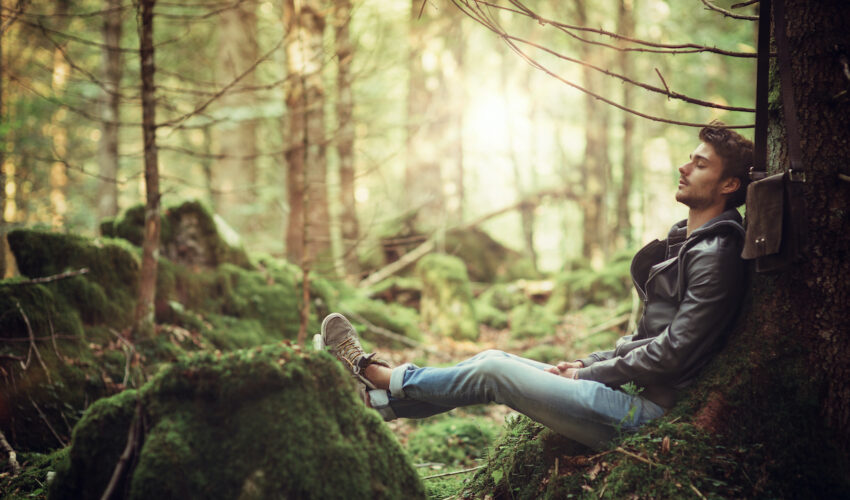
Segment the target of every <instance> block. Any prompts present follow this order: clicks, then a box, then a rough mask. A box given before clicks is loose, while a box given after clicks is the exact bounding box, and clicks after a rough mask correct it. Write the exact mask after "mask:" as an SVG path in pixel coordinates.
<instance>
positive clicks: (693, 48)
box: [452, 0, 756, 58]
mask: <svg viewBox="0 0 850 500" xmlns="http://www.w3.org/2000/svg"><path fill="white" fill-rule="evenodd" d="M452 1H453V2H454V3H455V5H458V4H459V3H462V4H464V5H465V6H466V7H467V8H470V9H471V8H472V7H471V6H470V5H469V2H472V3H475V4H476V5H478V4H481V5H485V6H487V7H492V8H494V9H499V10H505V11H508V12H513V13H515V14H520V15H524V16H526V17H529V18H531V19H534V20H535V21H537V22H538V23H539V24H540V25H541V26H545V25H547V24H548V25H550V26H554V27H556V28H558V29H561V30H575V31H583V32H587V33H594V34H597V35H605V36H608V37H611V38H613V39H615V40H623V41H626V42H632V43H636V44H638V45H643V46H645V47H653V48H658V49H667V50H663V51H657V52H658V53H664V54H682V53H694V52H711V53H714V54H720V55H724V56H729V57H746V58H755V57H756V54H755V53H753V52H734V51H729V50H723V49H719V48H717V47H708V46H705V45H699V44H696V43H683V44H667V43H657V42H650V41H648V40H643V39H640V38H633V37H627V36H623V35H620V34H618V33H614V32H612V31H607V30H603V29H599V28H589V27H587V26H578V25H574V24H567V23H562V22H559V21H555V20H553V19H548V18H545V17H543V16H540V15H538V14H537V13H536V12H534V11H533V10H531V9H530V8H528V7H526V6H525V5H523V4H522V3H521V2H519V1H518V0H509V1H510V3H511V4H513V5H515V6H517V8H518V9H519V10H517V9H511V8H508V7H505V6H502V5H498V4H494V3H491V2H488V1H486V0H452ZM458 6H459V5H458ZM467 14H468V13H467ZM581 40H583V41H586V42H588V43H598V42H590V41H588V40H584V39H581ZM603 45H604V46H605V47H608V48H611V49H615V50H622V51H637V50H641V51H646V50H645V49H634V48H622V47H617V46H614V45H605V44H603ZM683 49H684V50H683ZM687 49H690V50H687ZM651 52H655V51H651Z"/></svg>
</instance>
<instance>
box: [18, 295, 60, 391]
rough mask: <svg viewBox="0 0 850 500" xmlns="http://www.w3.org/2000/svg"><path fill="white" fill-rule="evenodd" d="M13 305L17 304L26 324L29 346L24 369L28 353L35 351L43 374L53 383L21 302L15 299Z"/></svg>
mask: <svg viewBox="0 0 850 500" xmlns="http://www.w3.org/2000/svg"><path fill="white" fill-rule="evenodd" d="M15 305H16V306H18V311H20V313H21V316H23V317H24V323H26V325H27V333H28V334H29V337H30V348H29V350H28V351H27V362H26V364H22V366H23V369H24V370H26V369H27V367H29V364H30V353H31V352H35V357H36V359H38V363H39V364H40V365H41V367H42V368H44V374H45V375H47V382H48V383H50V384H53V381H52V380H51V379H50V370H48V369H47V365H46V364H44V360H43V359H41V352H39V350H38V346H36V345H35V334H34V333H33V331H32V326H31V325H30V320H29V318H27V315H26V314H25V313H24V309H23V308H22V307H21V303H20V302H18V301H15Z"/></svg>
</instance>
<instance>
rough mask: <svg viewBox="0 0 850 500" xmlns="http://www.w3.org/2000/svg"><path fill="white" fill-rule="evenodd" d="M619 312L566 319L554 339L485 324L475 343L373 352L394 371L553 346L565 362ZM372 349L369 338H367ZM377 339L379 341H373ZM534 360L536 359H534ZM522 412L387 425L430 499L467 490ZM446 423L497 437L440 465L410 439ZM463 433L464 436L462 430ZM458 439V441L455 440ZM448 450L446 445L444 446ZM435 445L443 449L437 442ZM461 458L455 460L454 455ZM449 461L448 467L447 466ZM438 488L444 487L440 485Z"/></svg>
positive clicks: (430, 338)
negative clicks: (512, 419) (408, 365)
mask: <svg viewBox="0 0 850 500" xmlns="http://www.w3.org/2000/svg"><path fill="white" fill-rule="evenodd" d="M616 313H617V310H616V308H615V307H610V308H600V309H596V310H594V312H593V314H592V315H590V316H592V318H591V317H589V315H588V314H584V313H582V312H581V311H579V312H576V313H571V314H567V315H565V316H564V317H563V318H562V321H561V323H560V324H559V325H558V326H557V327H556V328H555V331H553V332H552V334H551V335H547V336H545V337H537V338H525V339H516V338H513V337H512V335H511V331H510V329H509V328H504V329H494V328H490V327H488V326H485V325H482V326H481V327H480V335H479V337H478V339H477V340H476V341H475V342H472V341H457V340H454V339H451V338H447V337H444V336H441V335H437V334H435V333H433V332H427V331H424V332H423V340H422V346H423V347H424V346H427V350H426V349H424V348H401V349H399V348H396V349H394V348H390V347H386V346H384V345H381V344H380V343H379V344H378V345H377V346H375V347H374V349H375V350H376V351H377V352H378V356H379V357H381V358H383V359H385V360H387V361H390V362H391V364H392V365H393V366H398V365H400V364H402V363H405V362H414V363H416V364H417V365H420V366H449V365H452V364H454V363H457V362H460V361H462V360H464V359H467V358H469V357H471V356H474V355H475V354H477V353H479V352H481V351H484V350H487V349H498V350H503V351H506V352H509V353H512V354H518V355H523V354H524V353H526V352H527V351H529V350H530V349H533V348H539V347H540V346H548V347H550V348H551V351H550V356H551V355H552V354H551V353H552V351H555V352H556V353H557V352H559V351H560V352H562V357H560V358H559V359H560V360H565V361H566V360H574V359H576V358H577V357H578V356H580V355H582V354H586V352H583V351H581V352H580V349H579V348H578V347H577V345H580V346H582V347H584V346H585V345H586V344H587V343H588V342H587V335H586V332H587V331H592V330H593V327H594V325H595V324H599V323H603V322H604V320H603V321H594V319H595V318H599V317H603V318H614V317H615V316H616V315H617V314H616ZM365 337H366V339H367V340H366V342H367V348H368V341H369V340H370V336H369V334H368V333H367V334H366V335H365ZM372 339H373V340H374V338H372ZM529 357H531V356H529ZM543 361H546V362H557V361H555V360H553V359H547V360H543ZM516 414H517V413H516V412H515V411H513V410H511V409H510V408H508V407H507V406H504V405H498V404H489V405H484V406H481V405H479V406H475V407H468V408H458V409H455V410H451V411H450V412H447V413H446V414H443V415H437V416H433V417H429V418H426V419H420V420H409V419H399V420H394V421H391V422H388V425H389V427H390V429H391V430H392V431H393V433H394V434H395V435H396V437H397V438H398V440H399V442H400V443H401V445H402V446H403V447H404V448H405V449H406V450H407V451H408V453H409V454H410V456H411V459H412V461H413V463H414V465H415V466H416V467H417V469H418V470H419V473H420V475H421V476H422V477H423V478H426V479H425V482H426V490H427V491H428V496H429V498H446V497H451V496H452V495H454V494H456V493H458V492H459V491H460V488H461V487H462V486H463V483H464V481H465V480H466V478H468V477H470V476H471V475H472V473H473V472H474V471H475V470H477V469H478V465H479V464H483V463H484V462H485V461H486V457H487V454H488V453H489V452H490V449H489V448H490V447H491V446H492V445H493V444H495V443H496V441H498V439H499V438H500V437H501V435H502V433H503V430H504V426H505V421H506V419H508V418H510V417H511V416H512V415H516ZM446 419H452V421H459V420H461V419H463V420H468V421H470V422H471V423H472V425H476V426H478V427H479V428H485V427H486V428H490V429H497V430H498V431H497V433H496V434H495V435H490V436H489V439H488V440H487V441H486V443H483V444H484V446H479V447H476V446H471V447H469V448H468V452H469V453H470V456H469V457H468V459H466V460H461V461H458V460H454V461H452V460H451V458H452V457H451V456H447V457H446V459H444V460H442V461H441V460H440V459H439V458H434V456H438V457H439V456H440V454H439V452H437V451H433V452H432V453H434V454H435V455H431V456H430V459H429V456H428V450H425V451H424V452H423V450H422V446H421V445H413V444H412V443H411V437H412V436H414V435H415V434H416V433H417V432H420V431H421V430H423V429H426V428H428V427H429V426H432V425H433V426H436V425H438V423H439V422H441V421H444V420H446ZM440 432H445V430H444V429H440V430H437V431H436V433H437V434H438V435H440V434H439V433H440ZM460 432H463V431H460ZM443 439H444V440H445V441H446V442H447V443H448V444H449V446H452V445H454V446H456V447H458V446H461V447H462V446H463V444H464V443H463V442H462V441H463V438H460V441H461V442H460V443H458V441H457V437H456V436H453V435H452V434H451V433H448V434H442V435H441V438H439V439H438V441H439V440H443ZM453 440H454V441H453ZM443 444H444V445H445V443H443ZM435 446H439V444H437V443H435ZM454 457H455V458H456V455H455V456H454ZM447 462H448V463H447ZM434 483H440V484H439V485H435V484H434Z"/></svg>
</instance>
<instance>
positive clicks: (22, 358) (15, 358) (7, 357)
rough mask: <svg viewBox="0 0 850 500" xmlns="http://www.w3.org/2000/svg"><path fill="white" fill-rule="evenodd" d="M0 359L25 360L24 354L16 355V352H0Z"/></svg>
mask: <svg viewBox="0 0 850 500" xmlns="http://www.w3.org/2000/svg"><path fill="white" fill-rule="evenodd" d="M0 359H11V360H14V361H23V360H24V357H23V356H15V355H14V354H0Z"/></svg>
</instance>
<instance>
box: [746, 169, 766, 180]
mask: <svg viewBox="0 0 850 500" xmlns="http://www.w3.org/2000/svg"><path fill="white" fill-rule="evenodd" d="M765 177H767V172H766V171H764V170H756V169H755V167H750V180H751V181H760V180H762V179H764V178H765Z"/></svg>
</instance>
